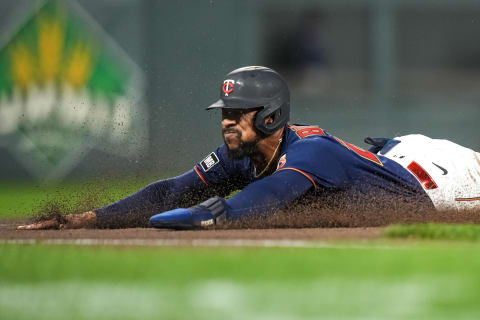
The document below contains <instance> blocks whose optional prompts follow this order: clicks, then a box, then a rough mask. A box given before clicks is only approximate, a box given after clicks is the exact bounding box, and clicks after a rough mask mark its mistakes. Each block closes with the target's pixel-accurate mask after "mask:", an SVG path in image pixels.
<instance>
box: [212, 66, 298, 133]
mask: <svg viewBox="0 0 480 320" xmlns="http://www.w3.org/2000/svg"><path fill="white" fill-rule="evenodd" d="M260 107H261V108H262V110H260V111H259V112H258V113H257V114H256V116H255V122H254V125H255V128H257V129H258V130H259V131H261V132H263V133H265V134H267V135H270V134H272V133H274V132H275V131H277V130H278V129H280V128H281V127H282V126H284V125H285V124H286V123H287V121H288V120H289V119H290V90H289V89H288V86H287V83H286V82H285V80H283V78H282V77H281V76H280V75H279V74H278V73H277V72H276V71H274V70H272V69H270V68H266V67H260V66H250V67H243V68H240V69H236V70H233V71H232V72H230V73H229V74H227V76H226V77H225V80H224V81H223V83H222V86H221V87H220V100H218V101H217V102H215V103H214V104H212V105H211V106H209V107H208V108H207V110H209V109H214V108H229V109H251V108H260ZM268 117H271V118H272V119H273V122H272V123H270V124H265V119H266V118H268Z"/></svg>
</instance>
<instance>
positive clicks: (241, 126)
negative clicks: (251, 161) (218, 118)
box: [222, 108, 259, 158]
mask: <svg viewBox="0 0 480 320" xmlns="http://www.w3.org/2000/svg"><path fill="white" fill-rule="evenodd" d="M257 112H258V108H256V109H222V134H223V140H224V141H225V144H226V145H227V148H228V152H229V154H230V156H231V157H233V158H242V157H245V156H249V155H250V154H252V153H253V152H254V151H255V150H256V145H257V143H258V141H259V137H258V135H257V133H256V132H255V129H254V127H253V120H254V117H255V114H256V113H257Z"/></svg>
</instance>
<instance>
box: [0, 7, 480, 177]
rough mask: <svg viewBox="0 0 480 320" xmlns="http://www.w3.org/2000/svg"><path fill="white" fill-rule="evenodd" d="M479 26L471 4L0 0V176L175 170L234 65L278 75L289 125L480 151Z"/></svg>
mask: <svg viewBox="0 0 480 320" xmlns="http://www.w3.org/2000/svg"><path fill="white" fill-rule="evenodd" d="M479 34H480V2H479V1H476V0H435V1H433V0H432V1H427V0H415V1H413V0H412V1H410V0H398V1H397V0H390V1H385V0H354V1H353V0H352V1H348V0H335V1H326V0H324V1H321V0H319V1H314V0H311V1H308V0H304V1H295V2H292V1H283V0H264V1H255V0H244V1H227V0H225V1H217V0H195V1H194V0H191V1H155V0H143V1H142V0H95V1H91V0H77V1H32V0H23V1H21V0H2V1H1V2H0V40H1V41H0V178H1V179H0V181H1V182H7V183H9V184H10V183H11V182H12V181H23V182H25V181H26V182H27V183H28V182H29V181H36V182H45V181H68V180H74V179H76V178H85V179H89V178H98V177H115V178H117V179H121V178H124V177H131V176H143V177H145V176H148V177H150V178H151V180H155V179H156V177H160V176H165V175H167V176H168V175H172V174H178V173H181V172H183V171H185V170H187V169H189V168H191V167H192V165H193V163H194V162H195V161H199V160H201V159H202V158H203V156H204V155H206V154H207V153H208V152H210V151H211V150H212V149H213V148H215V147H216V146H217V145H219V144H220V143H222V140H221V136H220V133H219V132H220V131H219V114H218V113H215V112H211V113H209V112H206V111H205V110H204V107H205V106H207V105H209V103H211V102H213V101H215V100H216V99H217V98H218V90H219V89H218V86H219V81H220V80H221V79H222V77H223V76H224V75H225V74H226V73H227V72H229V71H230V70H232V69H234V68H237V67H240V66H244V65H267V66H270V67H272V68H275V69H277V70H278V71H279V72H280V73H282V74H283V75H284V76H285V78H286V79H287V81H288V82H289V83H290V86H291V90H292V106H293V107H292V122H297V123H316V124H319V125H320V126H322V127H323V128H325V129H327V130H329V131H330V132H332V133H334V134H335V135H337V136H341V137H343V138H345V139H346V140H347V141H350V142H352V143H355V144H358V145H360V146H362V145H363V142H362V141H363V138H364V137H366V136H368V135H371V136H394V135H399V134H408V133H423V134H426V135H429V136H431V137H436V138H447V139H451V140H454V141H456V142H458V143H460V144H462V145H465V146H468V147H471V148H474V149H477V150H480V131H479V130H478V120H479V119H480V90H479V88H480V36H479Z"/></svg>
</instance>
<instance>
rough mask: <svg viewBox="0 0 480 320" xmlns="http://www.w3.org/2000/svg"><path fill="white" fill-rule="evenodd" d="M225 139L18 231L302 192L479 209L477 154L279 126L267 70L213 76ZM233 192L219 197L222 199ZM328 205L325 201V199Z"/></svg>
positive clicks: (189, 222) (161, 219)
mask: <svg viewBox="0 0 480 320" xmlns="http://www.w3.org/2000/svg"><path fill="white" fill-rule="evenodd" d="M216 108H219V109H221V111H222V122H221V124H222V133H223V138H224V141H225V143H224V144H223V145H221V146H220V147H219V148H217V149H216V150H215V151H213V152H212V153H210V154H209V155H207V157H205V158H204V159H203V160H202V161H201V162H199V163H198V164H196V165H195V166H194V167H193V169H191V170H189V171H187V172H186V173H184V174H182V175H180V176H178V177H174V178H171V179H166V180H160V181H157V182H155V183H152V184H150V185H148V186H146V187H145V188H143V189H141V190H139V191H138V192H136V193H134V194H132V195H130V196H128V197H126V198H124V199H121V200H119V201H117V202H115V203H112V204H110V205H107V206H105V207H102V208H99V209H95V210H93V211H89V212H86V213H83V214H70V215H65V216H62V217H61V218H60V219H58V218H57V219H52V220H47V221H43V222H40V223H35V224H30V225H24V226H19V227H18V229H23V230H33V229H46V228H83V227H129V226H135V225H139V224H140V225H142V224H146V223H147V222H148V221H149V223H150V225H151V226H153V227H156V228H173V229H192V228H204V227H209V226H212V225H220V224H222V223H225V222H229V221H237V220H239V219H248V218H251V217H258V216H262V215H267V214H269V213H272V212H274V211H276V210H278V209H281V208H282V207H285V206H287V205H289V204H290V203H292V202H294V201H296V200H299V199H302V197H305V196H307V195H310V196H311V195H314V196H315V195H317V196H319V197H321V199H327V200H328V199H329V198H331V199H335V197H336V195H339V194H341V197H342V199H343V200H344V201H347V202H348V201H350V202H353V205H356V206H362V204H365V203H370V204H371V203H376V202H378V203H380V202H382V201H384V198H385V197H390V198H391V199H397V200H398V201H399V202H402V203H405V202H412V203H418V204H422V205H424V206H427V207H431V208H435V209H438V210H444V209H467V208H474V207H476V208H480V154H479V153H476V152H475V151H473V150H470V149H467V148H464V147H462V146H459V145H457V144H454V143H452V142H450V141H447V140H435V139H430V138H427V137H425V136H422V135H407V136H402V137H396V138H393V139H373V138H367V139H366V140H365V141H366V142H367V143H369V144H371V145H372V147H371V148H370V150H369V151H367V150H363V149H361V148H359V147H357V146H355V145H353V144H351V143H348V142H346V141H344V140H342V139H340V138H338V137H336V136H334V135H331V134H329V133H328V132H326V131H325V130H323V129H321V128H320V127H317V126H311V125H297V124H290V123H288V120H289V117H290V93H289V89H288V86H287V84H286V82H285V81H284V80H283V79H282V77H281V76H280V75H279V74H278V73H277V72H275V71H274V70H272V69H269V68H266V67H257V66H251V67H244V68H240V69H237V70H234V71H232V72H230V73H229V74H228V75H227V76H226V77H225V79H224V80H223V81H222V82H221V83H220V100H218V101H217V102H215V103H214V104H212V105H211V106H209V107H208V108H207V109H216ZM234 190H241V191H240V192H238V193H236V194H235V195H234V196H232V197H231V198H229V199H225V196H227V195H229V194H230V193H231V192H232V191H234ZM333 203H335V202H333Z"/></svg>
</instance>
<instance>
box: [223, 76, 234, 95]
mask: <svg viewBox="0 0 480 320" xmlns="http://www.w3.org/2000/svg"><path fill="white" fill-rule="evenodd" d="M234 84H235V80H225V81H223V86H222V91H223V93H225V96H228V94H229V93H232V92H233V85H234Z"/></svg>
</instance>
